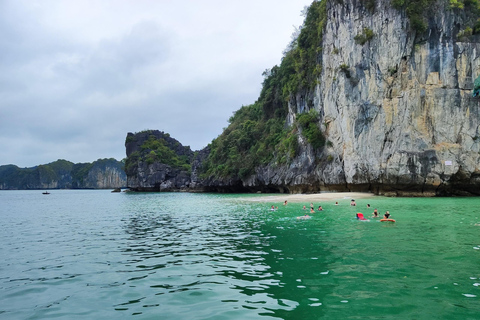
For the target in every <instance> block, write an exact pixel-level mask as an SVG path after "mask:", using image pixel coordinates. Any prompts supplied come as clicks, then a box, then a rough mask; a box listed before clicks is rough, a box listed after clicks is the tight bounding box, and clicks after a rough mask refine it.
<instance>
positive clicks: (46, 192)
mask: <svg viewBox="0 0 480 320" xmlns="http://www.w3.org/2000/svg"><path fill="white" fill-rule="evenodd" d="M42 194H50V192H48V191H45V192H42Z"/></svg>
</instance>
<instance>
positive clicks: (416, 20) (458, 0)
mask: <svg viewBox="0 0 480 320" xmlns="http://www.w3.org/2000/svg"><path fill="white" fill-rule="evenodd" d="M437 1H438V0H392V6H393V7H394V8H396V9H398V10H402V9H404V10H405V12H406V13H407V16H408V18H409V20H410V24H411V28H412V29H413V30H415V31H418V32H424V31H426V30H427V28H428V18H429V17H433V16H434V15H435V12H436V11H435V8H433V6H434V4H435V3H436V2H437ZM445 1H447V6H448V8H449V9H450V10H462V12H463V14H464V15H466V16H467V19H466V20H472V21H473V22H472V23H470V24H472V26H470V27H468V26H467V27H468V28H471V29H473V28H474V25H473V24H476V23H477V22H478V20H477V19H478V16H479V15H480V1H479V0H445ZM477 31H480V28H479V30H477ZM470 35H471V34H470Z"/></svg>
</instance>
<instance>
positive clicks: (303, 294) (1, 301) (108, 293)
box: [0, 190, 480, 319]
mask: <svg viewBox="0 0 480 320" xmlns="http://www.w3.org/2000/svg"><path fill="white" fill-rule="evenodd" d="M261 196H265V195H238V194H237V195H224V194H222V195H220V194H189V193H111V192H110V191H108V190H52V191H51V194H49V195H43V194H42V191H0V219H1V223H0V243H1V245H0V255H1V257H2V259H1V260H0V319H130V318H132V319H266V318H272V319H274V318H277V319H480V198H385V197H370V198H366V199H356V202H357V206H356V207H351V206H350V198H349V197H348V195H342V196H341V197H339V198H338V199H333V200H328V201H321V202H318V201H317V202H314V206H315V208H318V206H319V205H322V207H323V208H324V210H323V211H321V212H316V213H313V214H310V215H311V216H312V218H311V219H308V220H303V219H297V217H298V216H303V215H304V214H305V211H304V210H302V207H303V205H306V206H307V208H308V207H309V206H310V203H302V202H297V203H292V202H289V204H288V205H287V206H283V205H282V203H272V202H268V201H256V200H259V197H261ZM336 201H338V202H339V205H335V202H336ZM367 203H370V204H371V208H370V209H367V208H366V204H367ZM272 205H274V206H278V210H275V211H271V210H270V207H271V206H272ZM374 208H378V211H379V212H380V213H383V212H385V211H386V210H389V211H390V213H391V215H392V218H393V219H395V220H396V222H395V223H389V222H380V221H379V219H373V218H370V219H369V220H368V221H360V220H357V219H355V214H356V212H363V213H364V215H365V216H366V217H369V216H370V215H371V213H372V211H373V209H374Z"/></svg>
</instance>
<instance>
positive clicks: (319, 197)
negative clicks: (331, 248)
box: [245, 192, 375, 203]
mask: <svg viewBox="0 0 480 320" xmlns="http://www.w3.org/2000/svg"><path fill="white" fill-rule="evenodd" d="M373 197H375V195H374V194H373V193H366V192H325V193H312V194H279V195H269V196H264V197H251V198H246V199H245V200H249V201H255V202H282V203H283V202H284V201H285V200H287V201H288V202H315V201H317V202H318V201H325V200H332V201H339V200H344V199H349V200H351V199H365V198H373Z"/></svg>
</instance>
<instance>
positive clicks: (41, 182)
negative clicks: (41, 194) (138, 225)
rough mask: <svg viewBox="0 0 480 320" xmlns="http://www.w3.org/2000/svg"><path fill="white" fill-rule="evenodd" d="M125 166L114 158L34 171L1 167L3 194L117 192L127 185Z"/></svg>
mask: <svg viewBox="0 0 480 320" xmlns="http://www.w3.org/2000/svg"><path fill="white" fill-rule="evenodd" d="M123 168H124V164H123V162H121V161H117V160H115V159H113V158H110V159H98V160H97V161H94V162H92V163H73V162H70V161H67V160H62V159H60V160H57V161H54V162H51V163H48V164H43V165H38V166H35V167H31V168H19V167H17V166H16V165H13V164H10V165H3V166H0V190H29V189H41V190H44V189H115V188H123V187H125V186H126V185H127V176H126V174H125V171H124V169H123Z"/></svg>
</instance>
